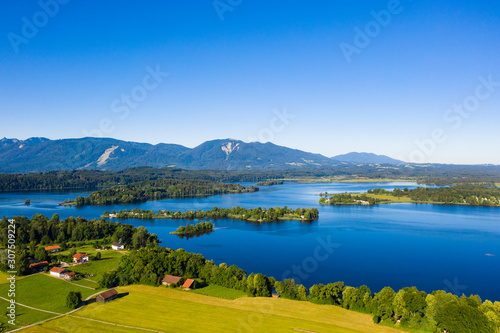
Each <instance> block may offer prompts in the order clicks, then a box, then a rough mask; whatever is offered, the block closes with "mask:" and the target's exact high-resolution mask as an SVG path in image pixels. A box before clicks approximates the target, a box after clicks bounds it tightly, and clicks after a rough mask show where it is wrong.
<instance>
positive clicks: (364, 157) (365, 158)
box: [332, 152, 406, 164]
mask: <svg viewBox="0 0 500 333" xmlns="http://www.w3.org/2000/svg"><path fill="white" fill-rule="evenodd" d="M332 159H333V160H336V161H342V162H352V163H364V164H405V163H406V162H404V161H401V160H396V159H394V158H391V157H389V156H385V155H377V154H373V153H357V152H352V153H347V154H342V155H337V156H333V157H332Z"/></svg>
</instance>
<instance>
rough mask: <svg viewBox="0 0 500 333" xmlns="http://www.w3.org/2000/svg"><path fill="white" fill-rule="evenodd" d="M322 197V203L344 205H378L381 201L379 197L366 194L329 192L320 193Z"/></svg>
mask: <svg viewBox="0 0 500 333" xmlns="http://www.w3.org/2000/svg"><path fill="white" fill-rule="evenodd" d="M320 196H322V198H320V199H319V203H320V204H322V205H332V206H342V205H377V204H379V203H380V200H379V199H376V198H372V197H369V196H367V195H366V194H349V193H339V194H328V193H320Z"/></svg>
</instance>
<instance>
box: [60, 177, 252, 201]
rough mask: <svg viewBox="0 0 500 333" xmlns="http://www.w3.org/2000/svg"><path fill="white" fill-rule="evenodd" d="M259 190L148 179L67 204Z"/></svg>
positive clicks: (105, 190) (196, 182)
mask: <svg viewBox="0 0 500 333" xmlns="http://www.w3.org/2000/svg"><path fill="white" fill-rule="evenodd" d="M258 190H259V188H258V187H255V186H249V187H248V188H245V187H244V186H243V185H240V184H227V183H219V182H215V181H211V180H175V179H159V180H147V181H143V182H138V183H132V184H129V185H119V186H114V187H111V188H108V189H104V190H100V191H95V192H92V193H91V194H90V195H89V196H88V197H82V196H78V197H77V198H76V199H75V200H74V201H70V202H65V203H64V204H66V205H76V206H85V205H113V204H129V203H138V202H145V201H148V200H161V199H167V198H185V197H201V196H210V195H218V194H228V193H246V192H255V191H258Z"/></svg>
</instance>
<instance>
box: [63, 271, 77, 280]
mask: <svg viewBox="0 0 500 333" xmlns="http://www.w3.org/2000/svg"><path fill="white" fill-rule="evenodd" d="M63 274H64V275H63V278H64V279H65V280H73V279H74V278H75V276H76V273H75V272H65V273H63Z"/></svg>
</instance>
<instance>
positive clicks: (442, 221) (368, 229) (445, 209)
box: [0, 183, 500, 300]
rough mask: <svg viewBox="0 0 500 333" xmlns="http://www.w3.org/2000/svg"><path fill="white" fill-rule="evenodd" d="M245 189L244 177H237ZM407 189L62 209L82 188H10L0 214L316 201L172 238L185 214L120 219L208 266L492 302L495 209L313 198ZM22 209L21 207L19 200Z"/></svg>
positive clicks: (498, 229)
mask: <svg viewBox="0 0 500 333" xmlns="http://www.w3.org/2000/svg"><path fill="white" fill-rule="evenodd" d="M243 185H245V186H247V185H251V183H243ZM404 186H407V187H409V188H412V187H415V184H413V183H359V184H353V183H321V184H297V183H285V184H284V185H279V186H271V187H263V186H262V187H260V188H261V191H259V192H256V193H244V194H234V195H224V196H213V197H207V198H195V199H168V200H161V201H150V202H146V203H142V204H133V205H115V206H98V207H96V206H92V207H82V208H75V207H63V206H58V203H59V202H62V201H63V200H64V199H69V198H75V197H76V196H78V195H88V193H78V192H43V193H40V192H37V193H33V192H16V193H1V194H0V216H2V215H3V216H8V217H12V216H15V215H25V216H28V217H30V216H31V215H33V214H35V213H41V214H44V215H46V216H48V217H51V216H52V214H54V213H58V214H59V215H60V217H61V218H65V217H68V216H82V217H85V218H98V217H99V216H100V215H101V214H102V213H103V211H105V210H108V211H111V210H117V211H118V210H120V209H124V208H135V207H139V208H141V209H151V210H153V211H157V210H159V209H168V210H177V209H180V210H181V211H184V210H189V209H194V210H197V209H208V208H212V207H214V206H218V207H232V206H238V205H239V206H242V207H247V208H254V207H259V206H261V207H271V206H284V205H287V206H288V207H292V208H296V207H317V208H318V209H319V212H320V218H319V219H318V220H316V221H313V222H310V223H301V222H298V221H286V222H278V223H267V224H258V223H247V222H243V221H233V220H214V221H212V222H213V223H214V224H215V226H216V231H215V232H212V233H210V234H208V235H204V236H201V237H195V238H191V239H180V238H178V237H177V236H174V235H170V234H169V233H170V232H171V231H173V230H175V229H176V228H177V227H178V226H179V225H185V224H186V223H193V221H186V220H154V221H148V220H124V221H122V222H124V223H130V224H133V225H135V226H140V225H143V226H145V227H146V228H147V229H148V230H149V231H150V232H153V233H155V234H157V235H158V236H159V238H160V239H161V241H162V245H164V246H167V247H170V248H174V249H177V248H184V249H185V250H187V251H190V252H197V253H201V254H203V255H204V256H205V257H206V258H207V259H213V260H214V261H215V262H216V263H221V262H226V263H228V264H235V265H238V266H239V267H241V268H243V269H245V270H246V271H247V272H248V273H250V272H261V273H264V274H266V275H269V276H274V277H276V278H277V279H283V278H295V280H296V281H298V282H299V283H303V284H304V285H306V286H307V287H309V286H311V285H312V284H315V283H328V282H335V281H344V282H345V283H346V284H347V285H351V286H359V285H362V284H366V285H367V286H368V287H370V288H371V290H372V291H373V292H378V291H379V290H380V289H382V288H383V287H384V286H390V287H392V288H394V289H395V290H397V289H400V288H402V287H406V286H416V287H417V288H419V289H421V290H425V291H426V292H431V291H432V290H436V289H444V290H448V291H450V292H453V293H456V294H461V293H465V294H467V295H469V294H479V295H480V296H481V297H482V298H483V299H485V298H488V299H491V300H500V284H499V283H498V281H499V279H500V264H499V258H500V242H499V241H500V208H483V207H467V206H440V205H422V204H420V205H416V204H391V205H379V206H372V207H360V206H347V207H334V206H320V205H319V204H318V200H319V197H318V196H317V195H315V194H317V193H320V192H325V191H328V192H330V193H338V192H345V191H348V192H354V191H366V190H367V189H369V188H375V187H379V188H386V189H393V188H395V187H404ZM28 198H29V199H31V205H30V206H26V205H24V200H25V199H28Z"/></svg>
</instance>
